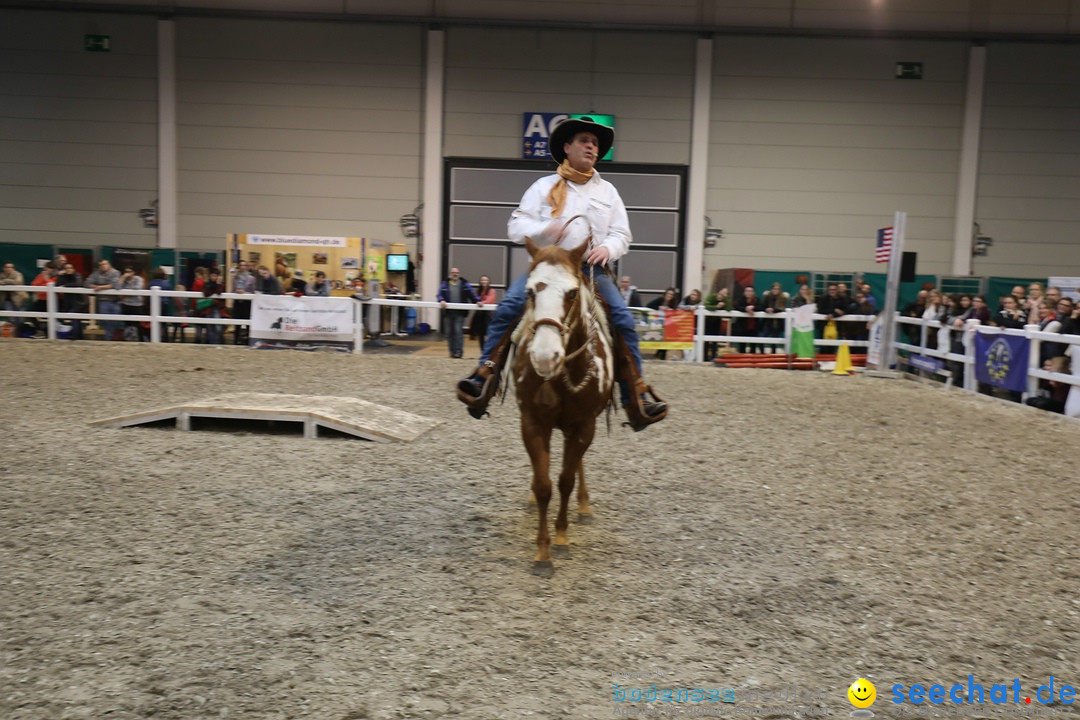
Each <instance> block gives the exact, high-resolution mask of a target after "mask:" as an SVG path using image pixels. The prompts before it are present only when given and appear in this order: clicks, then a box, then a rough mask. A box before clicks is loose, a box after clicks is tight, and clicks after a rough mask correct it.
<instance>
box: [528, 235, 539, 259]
mask: <svg viewBox="0 0 1080 720" xmlns="http://www.w3.org/2000/svg"><path fill="white" fill-rule="evenodd" d="M525 249H526V250H528V251H529V257H531V258H532V257H536V253H537V252H538V251H539V250H540V248H538V247H536V243H534V242H533V239H532V238H531V237H528V236H526V237H525Z"/></svg>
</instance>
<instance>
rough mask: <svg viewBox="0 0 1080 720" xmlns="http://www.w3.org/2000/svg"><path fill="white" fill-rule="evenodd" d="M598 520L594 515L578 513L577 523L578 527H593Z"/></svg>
mask: <svg viewBox="0 0 1080 720" xmlns="http://www.w3.org/2000/svg"><path fill="white" fill-rule="evenodd" d="M595 520H596V516H595V515H593V514H592V513H578V516H577V521H578V525H592V524H593V522H594V521H595Z"/></svg>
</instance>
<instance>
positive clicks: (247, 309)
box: [232, 260, 256, 345]
mask: <svg viewBox="0 0 1080 720" xmlns="http://www.w3.org/2000/svg"><path fill="white" fill-rule="evenodd" d="M235 270H236V271H235V272H233V273H232V276H233V278H232V286H233V292H234V293H238V294H241V295H253V294H254V293H255V282H256V278H255V273H254V272H253V269H252V268H251V266H250V265H249V264H248V262H247V261H246V260H240V261H239V262H237V263H236V268H235ZM232 316H233V319H235V320H250V319H251V301H250V300H233V304H232ZM247 335H248V332H247V328H246V327H244V326H243V325H234V326H233V344H234V345H243V344H245V343H246V342H247Z"/></svg>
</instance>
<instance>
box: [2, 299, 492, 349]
mask: <svg viewBox="0 0 1080 720" xmlns="http://www.w3.org/2000/svg"><path fill="white" fill-rule="evenodd" d="M20 290H21V291H25V292H27V293H29V294H30V300H29V301H28V303H27V307H29V305H32V304H33V302H34V301H35V300H36V299H37V297H38V293H45V309H44V310H30V309H27V307H24V309H22V310H4V309H2V308H0V322H2V321H5V320H6V321H13V320H18V319H33V320H37V321H39V322H41V321H43V322H44V324H45V334H46V336H47V337H48V338H49V339H50V340H56V339H59V338H60V327H61V325H62V324H63V323H64V321H73V320H81V321H83V322H87V321H95V322H98V323H104V322H109V323H124V322H139V323H149V324H150V342H155V343H156V342H162V328H163V327H167V326H169V325H173V324H177V323H183V324H186V325H220V326H221V327H222V330H223V331H224V329H225V328H228V327H244V328H250V327H251V320H250V319H248V318H233V317H221V318H213V317H198V316H196V315H192V314H190V313H187V312H185V313H184V314H177V313H176V312H169V311H168V306H169V305H171V304H174V303H173V302H172V301H173V299H186V300H189V301H195V300H202V299H204V298H205V297H206V296H205V295H203V294H202V293H201V292H195V291H190V290H161V289H160V288H148V289H144V290H90V289H87V288H72V287H56V286H54V285H44V286H38V285H3V286H0V292H17V291H20ZM65 294H72V295H86V296H89V297H91V298H99V297H102V296H105V297H108V298H109V299H110V300H112V301H119V300H120V299H121V298H124V297H133V296H134V297H140V296H141V297H144V298H147V299H148V302H147V312H146V313H144V314H138V315H129V314H115V313H101V312H60V309H59V308H60V296H61V295H65ZM212 297H213V298H220V299H222V300H233V301H236V300H240V301H251V300H252V299H253V295H251V294H248V293H220V294H218V295H213V296H212ZM297 299H298V300H300V301H301V302H303V301H304V300H306V299H307V300H310V299H318V300H321V301H325V300H330V301H332V302H340V303H346V304H348V305H349V306H350V307H352V308H353V327H354V338H353V339H354V352H356V353H362V352H363V343H364V337H365V336H366V334H367V333H369V332H370V333H371V334H373V335H376V334H379V333H381V332H384V331H385V332H393V331H395V330H396V329H397V328H399V327H400V325H399V317H398V313H399V309H400V308H403V307H412V308H416V309H417V311H418V312H419V311H420V310H421V309H425V308H426V309H433V310H435V311H439V310H440V309H441V306H440V304H439V303H437V302H424V301H420V300H393V299H383V298H377V299H376V298H372V299H369V300H363V301H358V300H357V299H356V298H353V297H330V298H326V297H320V298H306V297H303V296H302V297H300V298H297ZM366 305H370V306H382V307H387V308H389V313H388V315H389V316H388V318H383V317H382V314H381V313H372V314H369V315H368V320H369V321H370V322H367V323H365V322H363V321H362V319H363V318H364V317H365V315H364V311H363V306H366ZM495 307H496V306H495V305H486V306H484V307H483V308H479V307H477V306H476V304H474V303H447V305H446V309H448V310H478V311H488V312H490V311H492V310H494V309H495ZM384 328H385V330H384Z"/></svg>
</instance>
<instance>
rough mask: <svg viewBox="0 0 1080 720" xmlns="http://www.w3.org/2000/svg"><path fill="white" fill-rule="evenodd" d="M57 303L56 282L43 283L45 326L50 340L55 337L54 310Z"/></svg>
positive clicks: (56, 307) (57, 305) (55, 310)
mask: <svg viewBox="0 0 1080 720" xmlns="http://www.w3.org/2000/svg"><path fill="white" fill-rule="evenodd" d="M58 307H59V303H58V302H57V300H56V283H54V282H51V283H46V285H45V312H46V316H45V327H46V333H47V334H48V336H49V339H50V340H55V339H56V312H57V309H58Z"/></svg>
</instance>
